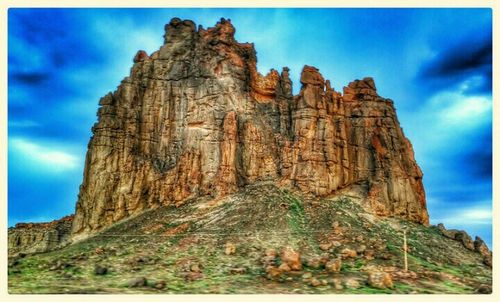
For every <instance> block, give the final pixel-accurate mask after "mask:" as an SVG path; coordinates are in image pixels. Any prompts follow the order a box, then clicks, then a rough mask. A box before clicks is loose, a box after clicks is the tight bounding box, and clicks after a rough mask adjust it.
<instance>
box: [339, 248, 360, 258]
mask: <svg viewBox="0 0 500 302" xmlns="http://www.w3.org/2000/svg"><path fill="white" fill-rule="evenodd" d="M340 256H341V257H342V259H348V258H356V257H357V256H358V253H356V251H355V250H353V249H350V248H344V249H342V250H341V251H340Z"/></svg>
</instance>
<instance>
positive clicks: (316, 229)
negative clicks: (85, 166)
mask: <svg viewBox="0 0 500 302" xmlns="http://www.w3.org/2000/svg"><path fill="white" fill-rule="evenodd" d="M403 229H405V230H406V232H407V240H408V247H409V252H408V268H409V271H407V272H405V271H404V269H403V268H404V260H403V252H402V246H403V232H402V231H403ZM443 232H452V231H445V230H442V229H440V228H438V227H435V226H424V225H421V224H418V223H414V222H409V221H405V220H402V219H400V218H389V217H386V218H384V217H376V216H374V215H373V214H370V213H369V212H367V211H366V209H365V208H363V206H362V203H361V199H360V198H359V192H356V191H355V190H352V191H346V192H343V193H342V194H340V195H339V196H338V197H336V198H333V199H318V198H311V197H307V196H304V195H302V194H300V193H292V192H290V191H288V190H285V189H280V188H278V187H276V186H275V185H273V184H270V183H267V184H266V183H260V184H256V185H254V186H249V187H247V188H245V189H244V190H242V191H241V192H239V193H237V194H234V195H231V196H228V197H224V198H221V199H209V198H200V199H193V200H189V201H187V202H186V203H185V204H184V205H182V206H179V207H175V206H173V205H172V206H162V207H159V208H156V209H152V210H149V211H146V212H144V213H142V214H140V215H138V216H135V217H133V218H129V219H127V220H125V221H123V222H120V223H118V224H116V225H113V226H112V227H110V228H108V229H106V230H104V231H102V232H100V233H99V234H97V235H96V236H94V237H91V238H88V239H85V240H83V241H80V242H77V243H75V244H73V245H70V246H68V247H65V248H63V249H60V250H55V251H51V252H48V253H41V254H34V255H26V256H24V255H20V256H19V255H18V256H15V257H11V258H10V259H9V292H10V293H151V294H159V293H182V294H188V293H358V294H364V293H478V292H479V293H488V292H490V291H491V284H492V271H491V268H490V267H488V266H487V265H485V264H484V263H483V260H484V257H483V255H481V253H480V252H478V251H479V250H480V249H479V246H478V249H477V250H478V251H473V250H470V249H467V248H466V247H465V246H464V244H463V242H462V241H460V240H454V239H450V238H448V237H446V236H444V235H443ZM448 235H450V234H448ZM473 249H474V247H473ZM325 265H326V268H325ZM143 278H144V279H143Z"/></svg>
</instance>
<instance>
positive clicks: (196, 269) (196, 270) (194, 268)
mask: <svg viewBox="0 0 500 302" xmlns="http://www.w3.org/2000/svg"><path fill="white" fill-rule="evenodd" d="M189 270H190V271H192V272H194V273H199V272H201V268H200V265H199V264H198V263H195V264H191V266H190V267H189Z"/></svg>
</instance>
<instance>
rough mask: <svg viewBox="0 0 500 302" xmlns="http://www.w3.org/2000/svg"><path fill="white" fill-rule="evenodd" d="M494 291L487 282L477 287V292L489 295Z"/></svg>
mask: <svg viewBox="0 0 500 302" xmlns="http://www.w3.org/2000/svg"><path fill="white" fill-rule="evenodd" d="M492 292H493V290H492V288H491V286H489V285H486V284H481V285H480V286H479V287H478V288H477V289H476V293H477V294H486V295H489V294H491V293H492Z"/></svg>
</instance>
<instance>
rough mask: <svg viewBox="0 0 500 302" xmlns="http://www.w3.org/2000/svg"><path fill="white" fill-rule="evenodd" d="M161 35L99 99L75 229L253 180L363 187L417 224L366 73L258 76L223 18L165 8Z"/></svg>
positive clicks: (413, 195) (92, 228)
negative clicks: (339, 87) (184, 15)
mask: <svg viewBox="0 0 500 302" xmlns="http://www.w3.org/2000/svg"><path fill="white" fill-rule="evenodd" d="M165 28H166V34H165V44H164V45H163V46H162V47H161V48H160V49H159V50H158V51H156V52H154V53H152V54H151V55H148V54H146V53H145V52H143V51H139V52H138V53H137V55H136V56H135V58H134V60H133V61H134V65H133V67H132V69H131V72H130V75H129V76H128V77H126V78H125V79H124V80H123V81H122V83H121V85H120V86H119V87H118V89H117V90H116V91H115V92H113V93H109V94H108V95H106V96H104V97H103V98H102V99H101V100H100V102H99V104H100V105H101V107H100V108H99V110H98V113H97V115H98V122H97V123H96V124H95V125H94V127H93V128H92V130H93V133H94V135H93V137H92V139H91V140H90V143H89V147H88V153H87V157H86V164H85V172H84V178H83V183H82V185H81V187H80V194H79V199H78V202H77V205H76V214H75V219H74V223H73V233H74V235H75V236H77V237H78V236H85V235H87V234H90V233H93V232H96V231H98V230H100V229H102V228H104V227H106V226H109V225H111V224H112V223H114V222H116V221H119V220H121V219H124V218H126V217H129V216H132V215H134V214H137V213H139V212H141V211H143V210H145V209H150V208H155V207H158V206H160V205H168V204H175V205H182V204H183V203H184V202H185V201H186V200H188V199H190V198H193V197H197V196H207V195H209V196H213V197H214V198H216V197H220V196H224V195H227V194H231V193H232V192H236V191H238V190H239V189H240V188H242V187H244V186H246V185H248V184H252V183H255V182H259V181H273V182H276V183H278V184H280V185H282V186H286V187H289V188H291V189H296V190H299V191H302V192H304V193H306V194H312V195H315V196H327V195H332V194H335V192H336V191H337V190H340V189H344V188H347V187H349V186H358V187H362V188H363V190H364V192H365V193H366V200H367V206H369V207H371V208H372V209H373V211H374V212H375V213H377V214H379V215H383V216H399V217H403V218H406V219H408V220H412V221H416V222H419V223H423V224H427V223H428V215H427V210H426V204H425V194H424V188H423V185H422V172H421V170H420V169H419V167H418V166H417V164H416V162H415V159H414V156H413V150H412V146H411V144H410V142H409V141H408V140H407V139H406V138H405V136H404V135H403V132H402V130H401V128H400V126H399V122H398V120H397V117H396V113H395V109H394V106H393V102H392V101H391V100H389V99H385V98H382V97H380V96H379V95H378V94H377V90H376V87H375V83H374V81H373V79H371V78H365V79H363V80H356V81H354V82H352V83H350V84H349V85H348V86H347V87H345V88H344V93H343V95H342V94H340V93H339V92H336V91H335V90H334V89H332V88H331V86H330V82H329V81H325V80H324V78H323V76H322V75H321V74H320V73H319V70H318V69H316V68H314V67H311V66H305V67H304V69H303V70H302V74H301V79H300V81H301V84H302V88H301V90H300V93H299V95H297V96H293V94H292V82H291V80H290V78H289V70H288V68H286V67H285V68H283V70H282V72H281V73H278V71H276V70H271V71H270V72H269V73H268V74H267V75H265V76H264V75H261V74H260V73H258V72H257V68H256V61H257V59H256V52H255V49H254V46H253V44H248V43H238V42H237V41H236V40H235V39H234V33H235V29H234V27H233V26H232V24H231V23H230V21H229V20H224V19H222V20H221V21H220V22H218V23H217V24H216V26H215V27H212V28H208V29H203V28H201V27H200V28H198V29H196V26H195V24H194V23H193V22H192V21H189V20H180V19H177V18H174V19H172V20H171V22H170V23H169V24H167V25H166V27H165Z"/></svg>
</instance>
